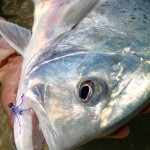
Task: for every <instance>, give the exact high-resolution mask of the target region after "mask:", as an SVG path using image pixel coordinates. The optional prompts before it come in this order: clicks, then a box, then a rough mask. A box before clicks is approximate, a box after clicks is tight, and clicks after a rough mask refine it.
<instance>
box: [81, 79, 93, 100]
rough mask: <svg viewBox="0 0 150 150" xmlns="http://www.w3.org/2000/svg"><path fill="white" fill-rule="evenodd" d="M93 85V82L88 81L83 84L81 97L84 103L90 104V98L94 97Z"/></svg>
mask: <svg viewBox="0 0 150 150" xmlns="http://www.w3.org/2000/svg"><path fill="white" fill-rule="evenodd" d="M92 89H93V84H92V81H90V80H87V81H84V82H83V83H82V84H81V87H80V91H79V97H80V99H81V101H82V102H89V101H90V97H91V96H92Z"/></svg>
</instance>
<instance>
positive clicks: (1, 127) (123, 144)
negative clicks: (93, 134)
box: [0, 0, 150, 150]
mask: <svg viewBox="0 0 150 150" xmlns="http://www.w3.org/2000/svg"><path fill="white" fill-rule="evenodd" d="M33 8H34V7H33V3H32V1H31V0H0V16H1V17H3V18H5V19H6V20H8V21H11V22H13V23H16V24H18V25H20V26H23V27H26V28H28V29H31V28H32V23H33ZM127 125H129V127H130V130H131V132H130V135H129V136H128V137H127V138H125V139H106V138H105V139H97V140H94V141H92V142H90V143H88V144H86V145H84V146H83V147H81V148H79V150H150V113H149V114H146V115H143V116H137V117H136V118H134V119H133V120H132V121H130V122H129V123H128V124H127ZM0 150H15V147H14V142H13V136H12V132H11V130H10V128H9V126H8V120H7V118H6V115H5V114H4V113H3V111H2V108H1V106H0Z"/></svg>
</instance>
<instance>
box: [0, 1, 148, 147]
mask: <svg viewBox="0 0 150 150" xmlns="http://www.w3.org/2000/svg"><path fill="white" fill-rule="evenodd" d="M34 3H35V14H34V25H33V29H32V32H33V34H32V36H30V32H29V31H27V30H25V29H22V28H21V27H19V26H17V25H14V24H11V23H8V22H5V21H1V22H0V33H1V34H2V36H3V37H4V38H5V39H6V40H7V41H8V42H9V43H10V45H11V46H12V47H14V48H15V49H16V50H17V52H18V53H20V54H22V55H23V57H24V61H23V69H22V75H21V81H20V86H19V90H18V94H17V105H19V104H20V103H21V101H22V104H21V105H20V109H32V110H30V111H26V112H24V113H23V114H22V115H21V116H20V126H21V133H20V134H19V132H18V128H19V127H18V123H17V121H15V124H14V133H15V143H16V147H17V149H18V150H27V149H28V150H32V149H34V148H36V149H41V148H42V145H43V143H44V139H45V140H46V143H47V144H48V147H49V149H51V150H67V149H75V148H78V147H79V146H81V145H83V144H85V143H87V142H89V141H91V140H93V139H95V138H97V137H103V136H105V135H107V134H110V133H112V132H114V131H115V130H116V129H118V128H119V127H121V126H122V125H124V124H125V123H126V122H127V121H129V120H130V119H132V118H133V117H134V116H135V115H136V114H137V113H139V112H140V111H141V110H142V109H143V108H144V107H145V106H146V105H147V104H148V103H149V100H148V97H149V96H150V90H149V87H150V61H149V60H150V28H149V27H150V9H149V7H150V1H144V0H142V1H141V0H126V1H124V0H62V1H59V0H55V1H52V0H51V1H50V0H45V1H43V0H35V1H34ZM15 31H16V32H15ZM10 33H11V35H10ZM23 94H24V96H23V99H21V97H22V95H23ZM33 118H36V119H35V120H34V119H33ZM33 120H34V122H33ZM33 130H34V131H33Z"/></svg>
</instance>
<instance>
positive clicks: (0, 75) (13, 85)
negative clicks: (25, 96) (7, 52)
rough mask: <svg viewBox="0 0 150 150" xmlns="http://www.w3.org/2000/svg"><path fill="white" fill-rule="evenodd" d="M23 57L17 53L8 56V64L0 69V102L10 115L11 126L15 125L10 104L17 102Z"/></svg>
mask: <svg viewBox="0 0 150 150" xmlns="http://www.w3.org/2000/svg"><path fill="white" fill-rule="evenodd" d="M21 64H22V57H21V56H19V55H17V54H16V53H14V54H12V55H11V57H8V58H7V61H6V64H5V65H4V67H2V68H1V69H0V83H1V95H0V103H1V105H2V108H3V110H4V112H5V113H6V114H7V116H8V120H9V124H10V127H11V128H12V127H13V116H12V114H11V111H10V108H9V107H8V104H9V103H11V102H13V103H15V102H16V94H17V90H18V84H19V80H20V72H21V66H20V65H21Z"/></svg>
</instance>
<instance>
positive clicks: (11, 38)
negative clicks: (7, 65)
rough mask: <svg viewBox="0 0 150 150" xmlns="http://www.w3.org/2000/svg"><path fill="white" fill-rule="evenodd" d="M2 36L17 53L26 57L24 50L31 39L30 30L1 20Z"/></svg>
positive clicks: (0, 29) (0, 31) (0, 33)
mask: <svg viewBox="0 0 150 150" xmlns="http://www.w3.org/2000/svg"><path fill="white" fill-rule="evenodd" d="M0 35H1V36H2V37H3V38H4V39H5V40H6V42H7V43H8V44H9V45H10V46H11V47H12V48H14V49H15V50H16V51H17V53H19V54H21V55H22V56H23V55H24V50H25V48H26V47H27V45H28V43H29V41H30V38H31V32H30V31H29V30H27V29H25V28H23V27H20V26H18V25H16V24H13V23H10V22H7V21H5V20H0Z"/></svg>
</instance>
